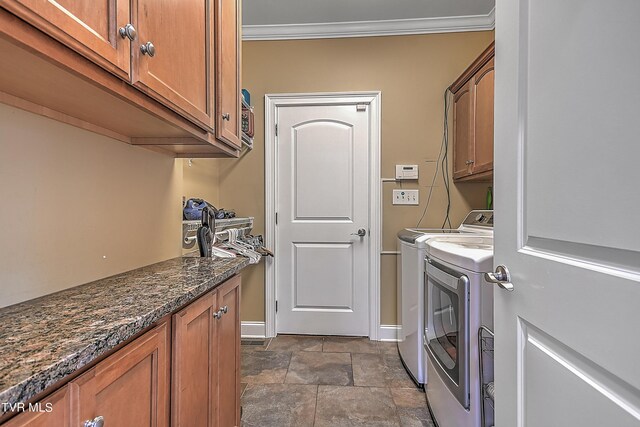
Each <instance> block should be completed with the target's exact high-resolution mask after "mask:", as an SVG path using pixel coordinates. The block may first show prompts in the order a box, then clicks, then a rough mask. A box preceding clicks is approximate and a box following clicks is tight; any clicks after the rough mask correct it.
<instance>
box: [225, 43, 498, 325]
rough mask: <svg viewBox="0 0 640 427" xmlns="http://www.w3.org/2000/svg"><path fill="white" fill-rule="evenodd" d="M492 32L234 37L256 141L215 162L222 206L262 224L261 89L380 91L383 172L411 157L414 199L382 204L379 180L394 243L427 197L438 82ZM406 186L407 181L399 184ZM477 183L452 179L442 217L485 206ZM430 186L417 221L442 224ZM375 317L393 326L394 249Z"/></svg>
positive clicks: (259, 289) (439, 105)
mask: <svg viewBox="0 0 640 427" xmlns="http://www.w3.org/2000/svg"><path fill="white" fill-rule="evenodd" d="M493 37H494V35H493V32H475V33H457V34H434V35H421V36H398V37H372V38H350V39H330V40H303V41H273V42H245V43H243V87H245V88H247V89H248V90H249V91H250V92H251V96H252V98H251V99H252V104H253V105H255V107H256V123H255V125H256V141H255V148H254V149H253V151H252V152H250V153H247V154H246V155H245V156H244V157H243V158H242V159H240V160H220V161H219V162H220V201H221V205H224V206H225V207H228V208H235V209H236V210H237V211H238V213H239V214H241V215H255V216H256V232H257V233H263V232H264V216H263V215H264V178H263V177H264V149H263V147H264V135H263V133H264V95H265V94H266V93H293V92H325V91H326V92H335V91H357V90H380V91H382V177H393V176H394V175H395V168H394V165H395V164H397V163H411V164H414V163H417V164H419V165H420V181H419V184H418V186H419V189H420V201H421V204H420V206H418V207H415V206H405V207H398V206H392V205H391V202H390V200H391V190H392V189H393V188H398V187H399V186H398V185H397V184H393V183H391V184H387V183H385V184H383V186H384V201H383V203H384V208H383V216H384V217H383V245H384V247H383V249H384V250H395V249H396V242H395V235H396V233H397V232H398V230H400V229H401V228H404V227H407V226H415V225H416V223H417V221H418V219H419V217H420V215H421V214H422V211H423V209H424V205H425V202H426V199H427V194H428V185H429V184H430V183H431V179H432V177H433V173H434V172H435V163H432V161H433V160H435V159H436V158H437V156H438V152H439V150H440V143H441V138H442V118H443V101H442V97H443V92H444V90H445V88H446V87H447V86H448V85H449V84H451V83H452V82H453V80H455V78H456V77H457V76H458V75H459V74H460V73H461V72H462V71H463V70H464V69H465V68H466V67H467V66H468V65H469V64H470V63H471V62H472V61H473V60H474V59H475V58H476V57H477V55H478V54H480V52H482V51H483V50H484V49H485V48H486V47H487V46H488V45H489V43H490V42H491V41H492V40H493ZM405 188H415V184H405ZM486 189H487V185H486V184H460V185H454V186H453V187H452V204H453V205H452V211H451V218H452V222H453V225H454V226H457V225H458V224H459V223H460V221H461V220H462V218H463V217H464V215H465V214H466V213H467V212H468V211H469V210H470V209H471V208H481V207H482V206H483V204H484V200H485V194H486ZM443 190H444V189H443V186H442V181H439V182H438V183H437V186H436V187H435V188H434V192H433V196H432V202H431V205H430V208H429V211H428V213H427V216H426V217H425V220H424V221H423V222H422V225H423V226H428V227H438V226H440V225H441V223H442V220H443V216H444V208H445V192H444V191H443ZM381 264H382V267H381V268H382V271H381V277H382V283H381V301H382V307H381V311H382V313H381V322H382V324H395V323H396V321H395V306H396V303H395V287H396V283H395V281H396V280H395V268H396V257H395V256H383V257H382V261H381ZM242 292H243V295H242V318H243V320H254V321H261V320H263V319H264V267H263V265H262V264H260V265H258V266H255V267H252V268H251V269H250V270H249V271H247V274H246V275H245V277H244V282H243V290H242Z"/></svg>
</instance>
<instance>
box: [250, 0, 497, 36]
mask: <svg viewBox="0 0 640 427" xmlns="http://www.w3.org/2000/svg"><path fill="white" fill-rule="evenodd" d="M494 5H495V0H244V1H243V29H244V37H243V38H244V39H245V40H279V39H298V38H303V39H304V38H331V37H364V36H381V35H399V34H427V33H435V32H452V31H480V30H489V29H492V28H493V26H494V23H495V18H494Z"/></svg>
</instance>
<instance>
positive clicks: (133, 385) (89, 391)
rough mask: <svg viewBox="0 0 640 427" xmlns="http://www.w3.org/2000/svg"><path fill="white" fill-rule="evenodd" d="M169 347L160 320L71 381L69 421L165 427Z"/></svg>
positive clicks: (165, 331) (167, 332) (165, 325)
mask: <svg viewBox="0 0 640 427" xmlns="http://www.w3.org/2000/svg"><path fill="white" fill-rule="evenodd" d="M170 351H171V349H170V330H169V327H168V326H167V323H166V322H164V323H162V324H160V325H159V326H157V327H155V328H154V329H152V330H151V331H149V332H147V333H146V334H144V335H142V336H141V337H140V338H138V339H136V340H134V341H133V342H132V343H130V344H128V345H127V346H125V347H123V348H122V349H121V350H119V351H117V352H116V353H114V354H113V355H112V356H109V357H108V358H107V359H105V360H104V361H102V362H100V363H98V364H97V365H96V366H95V367H94V368H92V369H90V370H89V371H87V372H86V373H84V374H83V375H81V376H80V377H78V378H77V379H75V380H73V381H72V382H71V383H70V384H69V387H70V390H71V408H72V413H71V425H72V426H83V425H85V424H84V423H85V421H90V420H94V419H96V417H103V419H104V425H105V426H149V427H168V426H169V380H170V379H169V376H170V366H169V360H170V357H171V353H170Z"/></svg>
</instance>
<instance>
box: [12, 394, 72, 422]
mask: <svg viewBox="0 0 640 427" xmlns="http://www.w3.org/2000/svg"><path fill="white" fill-rule="evenodd" d="M36 405H37V408H38V411H36V412H24V413H22V414H20V415H18V416H16V417H14V418H12V419H11V420H9V421H8V422H7V423H5V424H3V427H51V426H56V427H67V426H69V390H68V388H67V387H64V388H63V389H61V390H58V391H57V392H55V393H53V394H52V395H51V396H49V397H47V398H46V399H43V400H42V401H41V402H39V403H38V404H36Z"/></svg>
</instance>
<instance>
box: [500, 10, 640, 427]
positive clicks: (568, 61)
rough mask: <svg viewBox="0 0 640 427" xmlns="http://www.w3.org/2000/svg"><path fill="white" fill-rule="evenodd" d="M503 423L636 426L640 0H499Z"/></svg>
mask: <svg viewBox="0 0 640 427" xmlns="http://www.w3.org/2000/svg"><path fill="white" fill-rule="evenodd" d="M496 13H497V16H496V18H497V20H496V103H495V105H496V114H495V125H496V133H495V135H496V140H495V147H496V150H495V165H496V173H495V181H496V182H495V194H496V205H495V207H496V223H495V263H496V265H499V264H502V265H505V266H507V267H508V269H509V270H510V271H511V282H512V283H513V285H514V287H515V289H514V290H513V292H507V291H505V290H497V288H496V292H495V333H496V346H495V349H496V353H495V369H496V372H495V380H496V411H497V412H496V424H495V425H496V426H497V427H513V426H527V427H537V426H540V427H542V426H545V427H550V426H562V427H570V426H580V427H587V426H593V427H596V426H598V427H600V426H615V427H625V426H639V425H640V366H639V362H638V361H639V360H640V338H639V337H640V332H639V331H638V329H639V327H640V309H639V307H640V225H639V223H638V219H639V218H640V214H639V212H640V196H639V194H640V193H639V191H638V183H639V182H640V167H639V166H638V160H639V159H640V144H639V143H638V135H640V120H639V119H638V117H639V116H640V85H638V84H637V82H638V76H639V75H640V48H639V45H638V40H640V2H638V1H637V0H611V1H607V2H602V1H596V0H562V1H558V0H531V1H527V0H498V1H497V5H496Z"/></svg>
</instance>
